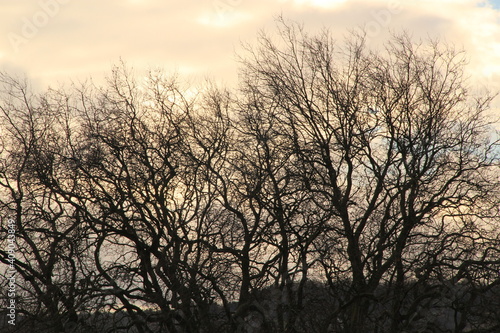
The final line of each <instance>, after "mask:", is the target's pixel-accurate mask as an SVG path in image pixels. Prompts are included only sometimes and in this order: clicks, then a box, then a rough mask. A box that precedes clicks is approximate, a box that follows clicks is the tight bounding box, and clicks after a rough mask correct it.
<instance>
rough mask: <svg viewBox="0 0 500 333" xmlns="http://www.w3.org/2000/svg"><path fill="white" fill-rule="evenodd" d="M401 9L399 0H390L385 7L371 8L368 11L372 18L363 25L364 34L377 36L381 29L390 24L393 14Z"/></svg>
mask: <svg viewBox="0 0 500 333" xmlns="http://www.w3.org/2000/svg"><path fill="white" fill-rule="evenodd" d="M402 10H403V9H402V4H401V0H391V1H389V2H388V4H387V6H386V8H379V9H375V10H372V12H371V13H370V16H371V18H372V19H371V20H370V21H368V22H367V23H366V25H365V29H366V34H367V35H368V36H369V37H375V36H377V35H378V34H380V32H381V31H382V29H384V28H387V27H388V26H389V25H390V24H391V21H392V18H393V16H394V15H397V14H399V13H401V11H402Z"/></svg>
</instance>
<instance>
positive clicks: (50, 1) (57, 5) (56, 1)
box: [7, 0, 71, 53]
mask: <svg viewBox="0 0 500 333" xmlns="http://www.w3.org/2000/svg"><path fill="white" fill-rule="evenodd" d="M70 1H71V0H40V1H39V2H38V5H39V7H40V9H39V10H38V11H36V12H35V13H34V14H33V15H32V16H31V17H23V18H22V19H21V21H22V25H21V29H20V31H19V32H10V33H9V34H8V36H7V38H8V39H9V42H10V45H11V46H12V48H13V49H14V52H16V53H17V52H19V50H20V48H21V47H22V46H23V45H25V44H26V43H27V42H28V41H29V40H31V39H33V38H35V36H36V35H37V34H38V32H39V31H40V29H43V28H44V27H45V26H46V25H47V24H49V22H50V20H51V19H52V18H54V17H55V16H56V15H57V14H58V13H59V11H60V9H61V5H64V4H67V3H68V2H70Z"/></svg>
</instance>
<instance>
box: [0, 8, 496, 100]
mask: <svg viewBox="0 0 500 333" xmlns="http://www.w3.org/2000/svg"><path fill="white" fill-rule="evenodd" d="M0 9H1V10H0V31H2V32H3V34H2V38H1V39H0V66H1V70H4V71H7V72H9V73H13V74H17V73H20V74H26V75H27V76H28V78H30V79H31V80H32V81H33V82H34V83H35V86H37V87H47V86H48V85H53V86H57V85H59V84H64V83H67V82H69V81H70V80H74V81H81V80H83V79H84V78H88V77H90V76H92V77H93V78H94V80H95V81H97V82H99V81H100V80H102V78H103V77H104V76H105V75H107V74H108V73H109V72H110V69H111V67H112V65H113V64H117V63H118V62H119V60H120V58H121V59H123V60H124V61H125V62H126V63H127V64H128V65H129V66H132V67H134V69H136V70H137V69H140V70H142V69H147V68H158V67H160V68H163V69H165V70H166V71H167V72H174V71H177V72H178V73H180V74H181V76H185V77H186V78H190V79H192V78H194V79H197V78H203V77H206V76H208V77H212V78H215V79H217V80H221V81H223V82H225V83H227V84H232V83H234V82H236V78H237V62H236V60H235V53H236V52H238V50H241V47H240V43H241V42H252V41H254V40H255V38H256V35H257V32H258V31H259V29H265V30H267V31H273V27H274V22H273V20H274V18H275V17H276V16H277V15H279V14H283V15H284V16H285V18H288V19H291V20H296V21H299V22H302V23H304V24H305V27H306V28H307V29H311V30H315V29H318V28H320V27H322V26H327V27H329V28H330V29H331V31H332V32H333V33H334V34H338V36H342V35H343V34H346V32H347V30H348V29H351V28H356V27H360V26H365V28H366V29H367V32H368V36H369V40H370V42H371V43H374V44H376V43H379V42H381V41H383V40H384V38H386V37H387V34H388V32H389V31H391V30H393V31H399V30H401V29H406V30H407V31H409V32H411V33H412V34H413V35H414V36H415V37H417V38H418V37H421V36H424V37H425V36H426V35H431V36H440V37H441V38H444V39H446V40H448V41H450V42H453V43H455V44H457V45H458V46H459V47H463V48H465V49H466V50H467V52H468V55H469V57H470V67H469V69H470V71H471V73H472V75H473V78H474V80H475V81H476V82H479V83H480V85H484V87H489V88H491V89H492V90H500V0H496V1H493V0H489V1H480V0H432V1H431V0H381V1H377V0H184V1H173V0H99V1H98V0H18V1H14V0H9V1H6V0H3V1H2V2H1V5H0ZM497 102H498V99H497Z"/></svg>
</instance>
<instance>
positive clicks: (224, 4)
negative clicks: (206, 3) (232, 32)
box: [212, 0, 243, 20]
mask: <svg viewBox="0 0 500 333" xmlns="http://www.w3.org/2000/svg"><path fill="white" fill-rule="evenodd" d="M242 3H243V0H213V1H212V5H213V7H214V9H215V12H216V13H217V17H218V18H219V19H220V20H225V19H227V18H228V16H230V15H232V14H234V12H235V11H236V7H238V6H239V5H241V4H242Z"/></svg>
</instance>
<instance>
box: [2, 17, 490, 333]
mask: <svg viewBox="0 0 500 333" xmlns="http://www.w3.org/2000/svg"><path fill="white" fill-rule="evenodd" d="M278 26H279V33H278V34H277V36H276V37H271V36H268V35H265V34H262V35H260V37H259V39H258V44H257V45H256V46H253V47H248V48H247V49H246V51H247V52H246V53H245V56H244V57H242V59H241V67H242V71H241V82H240V85H239V87H238V89H234V90H230V89H223V88H220V87H216V86H215V85H213V84H207V85H206V87H204V90H203V91H201V92H199V93H197V94H196V95H194V94H192V93H191V94H187V93H186V92H185V91H183V90H182V89H181V88H180V84H179V81H178V80H177V79H176V78H175V77H168V76H166V75H164V74H162V73H161V72H151V73H150V75H149V76H148V77H147V80H146V81H145V82H144V81H143V80H139V81H137V80H136V79H135V78H134V76H133V75H132V74H131V73H130V72H128V71H127V69H126V66H118V67H116V68H115V69H114V70H113V71H112V75H111V76H110V78H109V80H108V84H107V85H106V87H104V88H96V87H94V86H92V85H89V84H84V85H80V86H78V87H74V88H72V89H71V90H69V91H68V90H63V89H59V90H49V91H47V92H46V93H43V94H35V93H32V92H31V91H30V88H29V84H28V83H26V82H25V81H23V80H19V79H15V78H13V77H11V76H9V75H8V74H6V73H2V74H1V76H0V79H1V83H2V92H1V98H0V111H1V114H0V119H1V120H0V126H1V128H0V131H1V132H0V212H1V216H2V225H1V244H0V245H1V248H0V261H1V262H2V263H3V264H5V265H2V267H5V269H4V268H2V271H1V272H0V274H3V277H4V278H2V282H1V283H2V286H3V287H2V290H1V291H0V294H1V295H2V297H3V299H4V301H5V302H8V300H9V298H8V296H7V283H8V281H7V278H6V276H7V275H6V274H7V273H6V267H7V266H8V265H9V261H8V260H9V253H8V251H7V234H8V230H7V223H6V221H7V219H9V218H11V219H13V220H15V222H16V244H17V249H16V254H15V255H16V260H15V268H16V284H17V289H16V290H17V294H16V304H17V308H16V311H17V322H16V325H15V326H12V325H8V324H7V319H6V318H7V317H5V322H4V324H3V327H4V328H3V329H5V330H6V331H9V330H10V331H12V332H26V331H27V330H28V329H32V330H33V331H37V332H95V331H102V332H140V333H146V332H169V333H170V332H171V333H174V332H346V333H347V332H394V333H397V332H398V333H399V332H457V333H458V332H497V331H499V330H500V321H499V319H498V313H499V311H500V286H499V284H500V273H499V272H500V231H499V230H500V229H499V226H500V213H499V207H500V180H499V178H498V175H499V174H500V172H499V171H500V164H499V157H500V155H499V153H500V150H499V148H500V147H499V141H498V136H495V132H494V127H495V126H498V122H496V121H495V120H494V119H490V118H489V117H488V116H487V111H488V108H489V103H490V102H491V100H492V98H493V97H492V96H479V97H477V96H474V95H473V94H471V93H470V90H469V89H468V87H467V81H466V80H465V79H464V72H463V71H464V66H465V56H464V54H463V52H459V51H456V50H455V49H454V48H453V47H450V46H446V45H445V46H443V45H441V44H439V43H437V42H432V41H431V42H425V43H415V42H414V41H412V39H411V38H409V37H408V36H407V35H404V34H403V35H397V36H394V37H393V38H392V39H391V40H390V41H389V42H388V43H387V44H386V45H385V49H383V50H382V51H378V52H374V51H370V50H369V49H368V48H367V47H366V45H365V44H366V43H365V39H364V37H363V35H362V34H361V35H360V34H353V35H351V36H350V37H349V38H348V39H347V40H346V41H345V42H344V43H337V42H335V41H334V40H333V39H332V38H331V35H330V34H329V33H328V32H323V33H320V34H317V35H308V34H307V33H305V31H304V30H303V29H302V28H301V27H299V26H298V25H296V24H293V23H287V22H284V21H280V22H279V25H278ZM496 135H497V134H496ZM5 304H7V303H5ZM4 308H5V307H4ZM2 320H4V319H2Z"/></svg>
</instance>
